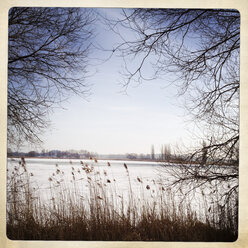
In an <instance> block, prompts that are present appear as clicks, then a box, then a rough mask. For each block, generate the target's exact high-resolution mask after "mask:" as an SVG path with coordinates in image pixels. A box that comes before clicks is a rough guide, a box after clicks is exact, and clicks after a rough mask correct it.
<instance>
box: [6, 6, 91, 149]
mask: <svg viewBox="0 0 248 248" xmlns="http://www.w3.org/2000/svg"><path fill="white" fill-rule="evenodd" d="M93 22H94V15H93V13H92V10H90V9H79V8H33V7H32V8H31V7H26V8H24V7H20V8H19V7H17V8H11V9H10V11H9V55H8V142H9V144H17V143H18V142H23V141H27V142H31V143H33V142H37V141H40V136H39V135H40V134H41V133H42V132H43V131H44V128H46V127H47V126H48V114H49V112H50V111H51V109H52V107H54V106H58V104H60V103H61V101H63V100H65V99H67V98H68V97H69V96H70V94H72V93H73V94H80V95H83V96H85V94H86V93H87V91H88V90H89V89H88V87H87V84H86V82H85V78H86V76H87V65H88V58H89V52H90V48H91V43H90V42H91V38H92V36H93V29H92V24H93Z"/></svg>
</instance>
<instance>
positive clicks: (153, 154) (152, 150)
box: [151, 145, 155, 160]
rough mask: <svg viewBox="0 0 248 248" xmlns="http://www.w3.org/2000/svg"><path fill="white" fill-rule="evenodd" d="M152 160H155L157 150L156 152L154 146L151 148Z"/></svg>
mask: <svg viewBox="0 0 248 248" xmlns="http://www.w3.org/2000/svg"><path fill="white" fill-rule="evenodd" d="M151 159H152V160H154V159H155V150H154V145H152V147H151Z"/></svg>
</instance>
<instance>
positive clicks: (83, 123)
mask: <svg viewBox="0 0 248 248" xmlns="http://www.w3.org/2000/svg"><path fill="white" fill-rule="evenodd" d="M118 11H119V10H118V9H112V10H110V11H109V10H108V9H104V10H102V12H104V13H106V14H108V15H109V16H118ZM97 31H98V36H97V38H96V41H97V42H98V43H99V44H100V45H101V46H103V47H106V46H107V47H108V48H110V47H111V46H112V45H113V43H114V42H115V41H117V40H118V39H117V37H113V34H111V32H108V31H106V30H105V29H104V27H103V26H102V25H101V24H99V26H98V27H97ZM125 35H130V34H127V33H125ZM91 56H92V57H101V58H104V57H105V58H106V57H107V56H108V53H104V52H102V51H95V52H94V53H93V54H92V55H91ZM92 63H93V66H92V67H91V72H94V71H96V73H95V74H94V75H93V76H91V77H90V78H89V79H88V83H90V84H92V87H91V93H92V95H91V96H90V97H89V100H88V101H86V100H84V99H82V98H80V97H78V96H73V97H71V98H70V99H69V101H68V102H66V103H64V104H63V107H64V108H65V109H55V110H54V112H53V113H52V114H51V116H50V119H51V123H52V126H51V128H49V130H47V132H46V133H44V135H43V137H42V139H43V140H44V144H43V148H44V149H49V150H52V149H60V150H67V149H76V150H81V149H86V150H89V151H94V152H97V153H99V154H108V153H111V154H113V153H129V152H135V153H150V152H151V145H152V144H154V145H155V150H156V152H160V146H161V145H162V144H170V145H171V146H172V148H173V146H174V145H175V144H176V143H178V144H181V143H182V142H184V143H186V144H187V143H188V142H190V139H189V137H190V135H189V132H188V131H187V129H186V124H185V119H184V117H183V109H182V108H180V107H179V106H178V99H177V98H175V94H176V89H175V88H173V87H166V88H165V86H166V80H165V79H159V80H153V81H149V82H144V83H143V84H141V85H139V86H137V85H135V83H134V84H131V85H130V87H129V88H128V92H127V93H128V94H127V95H126V94H123V93H120V91H121V90H122V86H121V85H120V82H122V78H121V74H120V73H119V71H120V70H121V66H122V65H123V61H122V60H121V59H120V58H118V57H115V56H113V57H112V58H111V59H110V60H108V61H107V62H105V63H103V64H99V63H98V62H97V61H93V62H92ZM146 72H147V74H148V75H149V67H146Z"/></svg>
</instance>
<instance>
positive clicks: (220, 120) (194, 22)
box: [110, 9, 240, 162]
mask: <svg viewBox="0 0 248 248" xmlns="http://www.w3.org/2000/svg"><path fill="white" fill-rule="evenodd" d="M123 16H124V17H123V19H121V20H118V21H112V22H111V21H110V26H111V27H112V28H113V30H115V31H116V32H117V33H118V34H119V36H120V37H121V39H122V42H121V43H120V44H118V45H117V46H116V47H115V48H114V49H113V51H114V52H116V53H119V54H120V55H121V56H122V57H123V58H124V62H125V71H124V72H123V73H124V74H123V75H124V77H125V81H124V87H125V88H127V87H128V85H129V84H130V83H132V82H133V81H138V82H142V81H143V80H153V79H156V78H157V77H163V76H165V75H166V77H164V79H165V84H166V83H167V84H171V83H174V84H176V85H177V86H179V87H178V89H179V92H178V94H179V95H184V96H185V97H184V99H185V104H184V106H185V107H186V108H187V109H188V110H189V112H190V114H192V115H193V116H194V118H195V120H196V123H198V124H199V123H200V126H201V127H203V126H204V128H203V132H204V134H205V136H206V137H207V138H206V139H208V141H209V143H211V147H212V149H208V150H209V151H213V150H214V152H215V154H216V155H217V152H219V154H218V155H217V156H218V157H219V158H220V157H222V158H224V159H230V160H234V158H236V155H237V154H236V151H237V147H238V142H239V48H240V15H239V12H238V11H236V10H232V9H226V10H225V9H221V10H220V9H131V10H123ZM118 30H119V32H118ZM125 30H128V31H131V32H132V33H133V34H134V35H133V36H131V35H128V36H125V35H124V33H125ZM126 37H128V39H127V38H126ZM148 67H149V68H150V69H152V71H153V75H152V76H150V77H149V78H148V75H147V74H146V72H147V68H148ZM204 139H205V137H204ZM236 162H237V161H236Z"/></svg>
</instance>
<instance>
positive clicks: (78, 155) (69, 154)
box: [8, 149, 97, 159]
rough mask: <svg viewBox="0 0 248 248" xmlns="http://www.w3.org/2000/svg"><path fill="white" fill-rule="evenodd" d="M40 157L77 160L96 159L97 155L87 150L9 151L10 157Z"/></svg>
mask: <svg viewBox="0 0 248 248" xmlns="http://www.w3.org/2000/svg"><path fill="white" fill-rule="evenodd" d="M22 156H24V157H31V158H34V157H39V158H75V159H82V158H85V159H88V158H92V157H96V156H97V154H96V153H94V152H89V151H87V150H81V151H76V150H69V151H60V150H50V151H48V150H42V151H41V152H37V151H29V152H12V151H11V149H8V157H22Z"/></svg>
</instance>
